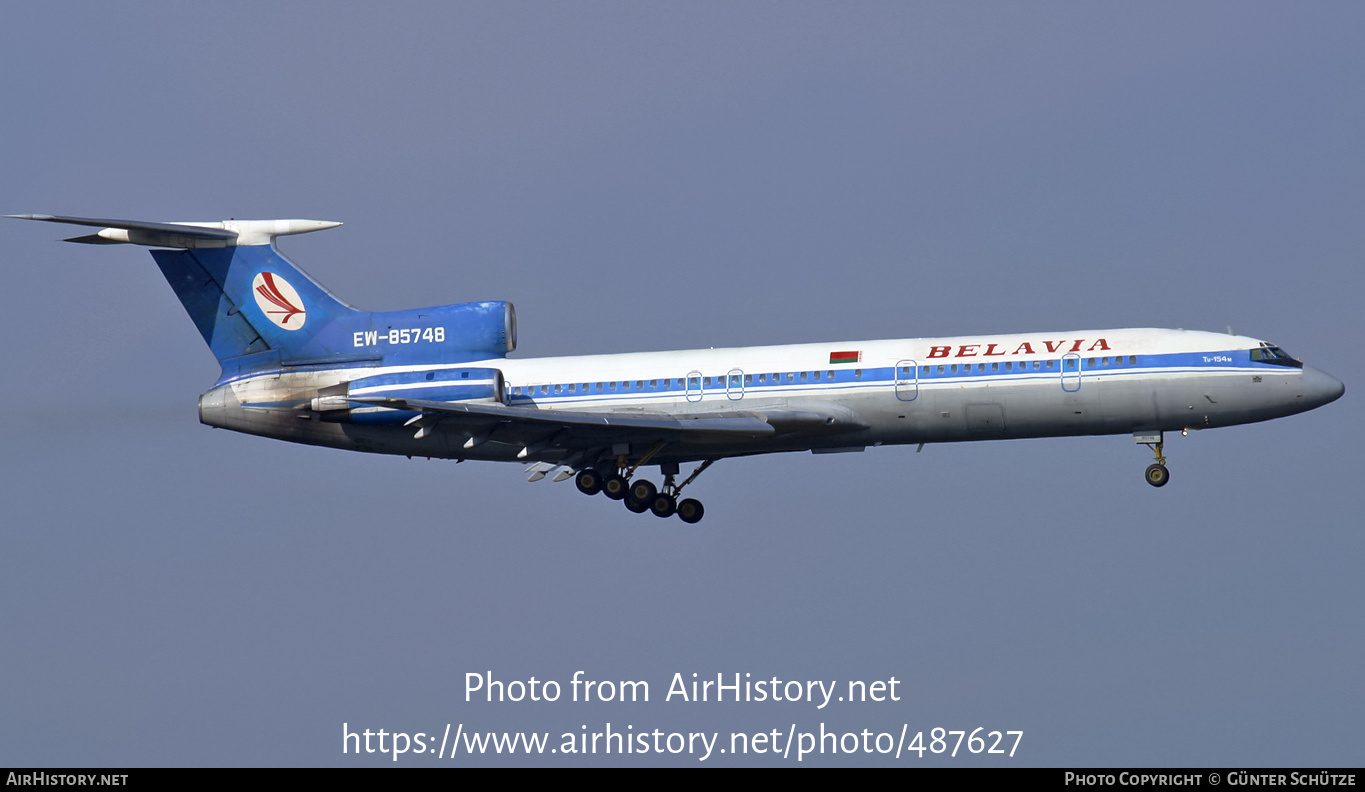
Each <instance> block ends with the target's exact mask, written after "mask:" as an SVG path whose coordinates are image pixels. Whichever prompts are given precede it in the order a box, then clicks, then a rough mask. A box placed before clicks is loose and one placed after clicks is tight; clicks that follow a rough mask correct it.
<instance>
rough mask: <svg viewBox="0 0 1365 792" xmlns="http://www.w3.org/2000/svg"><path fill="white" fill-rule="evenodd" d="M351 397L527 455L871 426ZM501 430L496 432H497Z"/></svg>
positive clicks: (851, 419) (805, 412)
mask: <svg viewBox="0 0 1365 792" xmlns="http://www.w3.org/2000/svg"><path fill="white" fill-rule="evenodd" d="M347 400H348V401H352V402H357V403H360V404H369V405H374V406H378V407H387V408H390V409H394V410H404V411H408V412H415V413H420V416H419V417H418V418H414V419H413V421H412V422H411V423H416V424H418V426H419V428H418V430H417V431H418V436H419V437H421V436H424V435H425V433H426V432H427V431H429V428H430V425H432V424H434V423H436V422H437V421H439V422H440V423H442V424H444V425H447V426H448V425H450V424H455V425H457V426H460V427H461V428H464V429H465V430H467V431H468V432H469V433H470V438H471V445H469V446H467V447H473V445H477V444H478V442H482V441H483V440H485V439H488V438H490V437H492V438H493V439H495V440H497V441H498V442H502V443H519V444H521V445H522V452H521V454H519V456H521V457H522V458H528V457H534V456H535V455H536V453H537V452H539V451H541V450H544V449H546V448H549V447H552V446H553V447H557V448H560V449H564V450H569V451H581V450H586V449H589V448H597V447H601V446H603V445H604V444H611V443H649V444H654V443H660V442H663V443H666V444H673V443H683V444H709V443H717V442H720V443H725V442H736V441H744V440H754V439H762V438H768V437H773V436H776V435H778V434H786V433H790V432H806V431H809V432H817V431H819V432H826V431H852V430H855V429H862V428H866V426H867V424H865V423H864V422H862V421H861V420H858V419H857V417H856V416H854V415H853V414H852V413H848V414H843V413H839V412H835V411H831V410H811V409H780V410H764V411H751V412H702V413H657V412H630V413H625V412H589V411H579V410H541V409H537V408H534V407H509V406H506V405H503V404H496V403H490V402H479V403H470V402H435V401H422V400H417V399H399V398H392V397H381V396H352V397H349V398H348V399H347ZM494 433H496V435H494Z"/></svg>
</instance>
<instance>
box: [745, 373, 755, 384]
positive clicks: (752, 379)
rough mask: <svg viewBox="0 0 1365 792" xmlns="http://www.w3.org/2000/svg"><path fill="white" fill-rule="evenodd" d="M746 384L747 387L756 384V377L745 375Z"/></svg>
mask: <svg viewBox="0 0 1365 792" xmlns="http://www.w3.org/2000/svg"><path fill="white" fill-rule="evenodd" d="M744 384H745V385H752V384H754V375H752V374H745V375H744Z"/></svg>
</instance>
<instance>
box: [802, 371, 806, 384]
mask: <svg viewBox="0 0 1365 792" xmlns="http://www.w3.org/2000/svg"><path fill="white" fill-rule="evenodd" d="M801 381H802V382H805V381H806V372H804V371H803V372H801Z"/></svg>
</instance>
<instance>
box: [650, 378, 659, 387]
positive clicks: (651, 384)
mask: <svg viewBox="0 0 1365 792" xmlns="http://www.w3.org/2000/svg"><path fill="white" fill-rule="evenodd" d="M649 387H650V388H657V387H659V381H658V380H650V381H649Z"/></svg>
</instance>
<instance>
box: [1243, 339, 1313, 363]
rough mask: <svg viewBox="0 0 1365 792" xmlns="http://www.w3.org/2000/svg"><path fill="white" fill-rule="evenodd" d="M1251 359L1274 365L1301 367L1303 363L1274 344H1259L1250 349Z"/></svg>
mask: <svg viewBox="0 0 1365 792" xmlns="http://www.w3.org/2000/svg"><path fill="white" fill-rule="evenodd" d="M1251 359H1252V360H1253V361H1256V362H1260V363H1269V364H1271V365H1274V366H1290V367H1292V368H1303V363H1300V362H1299V361H1297V360H1295V359H1294V358H1292V357H1290V356H1289V353H1288V352H1285V351H1284V350H1283V349H1280V348H1279V347H1277V346H1275V345H1274V344H1261V345H1260V346H1259V347H1257V348H1256V349H1253V350H1251Z"/></svg>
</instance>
